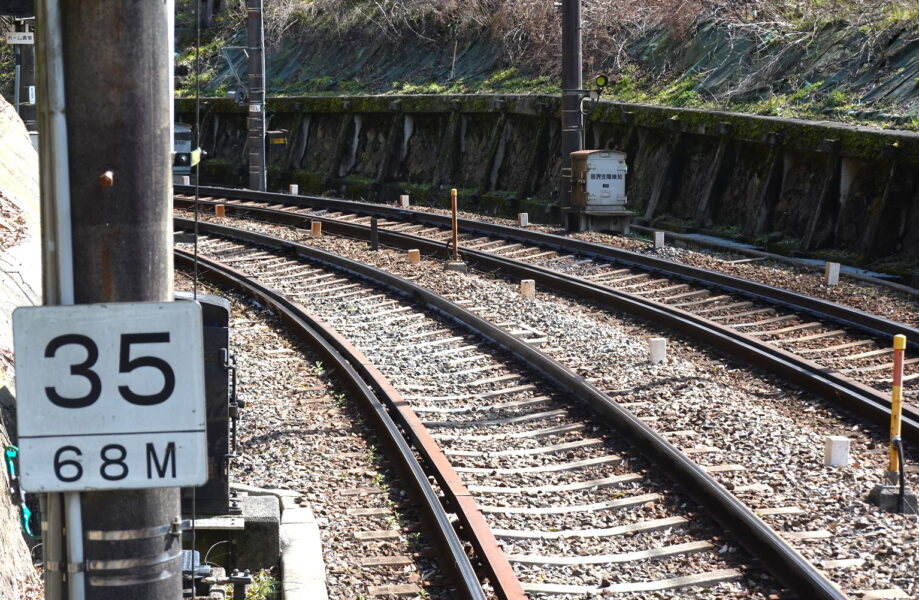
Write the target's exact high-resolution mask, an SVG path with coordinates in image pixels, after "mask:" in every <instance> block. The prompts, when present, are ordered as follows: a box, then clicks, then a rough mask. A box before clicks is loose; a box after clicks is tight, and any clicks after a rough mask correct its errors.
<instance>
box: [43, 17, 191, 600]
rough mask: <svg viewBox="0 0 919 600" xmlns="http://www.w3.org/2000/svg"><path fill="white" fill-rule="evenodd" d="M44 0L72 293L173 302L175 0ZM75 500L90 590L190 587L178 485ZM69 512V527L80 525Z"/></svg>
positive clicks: (78, 297) (94, 593)
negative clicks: (56, 75)
mask: <svg viewBox="0 0 919 600" xmlns="http://www.w3.org/2000/svg"><path fill="white" fill-rule="evenodd" d="M40 1H41V2H42V3H44V4H45V5H47V6H49V7H51V9H50V10H51V11H52V12H55V13H57V14H58V15H59V19H58V21H57V23H58V24H59V25H58V31H49V32H48V35H47V39H48V40H52V41H51V43H53V40H54V39H55V38H56V37H57V39H59V40H60V43H61V51H60V53H59V57H60V59H59V60H62V61H63V79H64V84H63V85H64V99H65V102H66V107H67V110H66V136H65V137H66V140H67V143H66V151H65V152H63V153H58V155H57V156H56V157H55V158H54V160H55V161H57V162H58V164H57V166H55V167H54V168H55V169H56V168H58V167H59V166H60V162H61V161H62V160H66V161H69V195H70V207H71V218H70V229H71V232H72V239H73V244H72V248H73V249H72V266H73V272H74V273H76V276H75V277H74V278H73V285H72V289H73V301H74V302H75V303H77V304H84V303H98V302H106V303H111V302H139V301H169V300H172V298H173V261H172V243H171V241H172V177H171V164H170V152H171V150H172V149H171V148H170V142H169V137H170V133H169V132H170V125H171V123H170V121H169V115H170V106H171V104H172V102H173V99H172V97H171V96H170V89H171V86H170V81H169V77H170V69H169V64H168V62H167V60H168V57H169V56H170V54H171V49H169V48H167V40H168V39H169V36H168V35H167V27H168V13H169V12H170V11H172V10H174V4H173V2H172V1H171V0H167V1H166V2H149V1H146V0H145V1H141V0H134V1H131V2H115V3H113V2H110V1H109V0H82V1H81V2H69V1H66V0H40ZM46 24H47V25H48V27H52V26H53V24H52V23H46V21H44V20H43V21H42V22H41V25H42V28H43V29H44V28H45V26H46ZM41 67H42V68H44V69H47V66H46V65H45V64H44V63H43V64H42V65H41ZM43 78H44V76H43ZM59 83H60V82H58V84H59ZM55 112H59V110H58V111H54V110H52V111H51V115H52V116H53V115H54V114H55ZM42 128H43V130H44V129H46V125H45V123H44V122H43V124H42ZM43 156H45V155H44V154H43ZM46 166H48V165H47V164H46V162H44V161H43V163H42V171H43V173H42V175H43V178H44V176H45V168H46ZM52 170H53V169H52ZM64 227H66V223H65V224H64ZM61 252H64V250H63V248H62V250H61ZM62 259H66V256H63V257H62ZM67 495H68V496H71V495H73V496H76V494H75V493H73V494H67ZM67 506H68V510H70V509H71V508H76V512H77V513H79V512H80V508H82V517H83V522H82V535H81V536H80V537H81V538H82V545H83V548H82V549H83V552H84V557H85V560H84V561H80V559H79V557H75V556H74V555H73V554H74V551H73V550H72V548H73V547H74V545H73V542H74V540H72V539H71V540H68V542H67V547H68V549H69V552H70V555H69V556H68V558H67V561H66V562H67V563H80V564H78V565H73V564H70V568H71V569H72V570H73V569H75V570H77V571H82V576H83V577H84V579H85V586H83V587H85V597H86V598H88V599H90V600H109V599H112V600H114V599H116V598H118V599H123V598H131V599H132V600H167V599H168V600H172V599H176V598H180V597H181V593H182V592H181V590H182V578H181V538H180V536H178V535H174V531H170V528H171V527H172V526H173V523H174V521H175V520H176V519H177V517H178V516H179V514H180V507H179V488H157V489H137V490H117V491H104V492H83V493H80V494H79V500H78V501H77V503H76V505H75V506H73V505H72V504H71V502H70V501H69V500H68V503H67ZM72 518H73V514H72V512H70V513H69V514H68V518H67V523H68V532H67V535H68V536H73V535H75V533H76V532H79V531H80V529H79V528H78V527H77V528H76V529H74V528H73V527H71V519H72ZM76 523H77V524H78V523H79V521H78V520H77V521H76ZM70 579H71V580H72V579H74V577H73V576H71V577H70ZM74 589H75V588H74V587H73V584H72V582H71V596H70V600H77V598H79V597H81V594H80V590H77V591H76V592H75V591H74Z"/></svg>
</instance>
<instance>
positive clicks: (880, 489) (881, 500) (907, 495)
mask: <svg viewBox="0 0 919 600" xmlns="http://www.w3.org/2000/svg"><path fill="white" fill-rule="evenodd" d="M899 495H900V486H899V485H885V484H883V483H879V484H878V485H876V486H874V488H872V489H871V493H870V494H868V498H869V499H870V500H871V502H873V503H874V504H877V505H878V507H880V509H881V510H883V511H886V512H893V513H895V512H898V511H897V498H898V497H899ZM903 514H908V515H915V514H919V502H917V499H916V493H915V492H913V491H912V490H910V489H909V488H906V489H905V490H904V494H903Z"/></svg>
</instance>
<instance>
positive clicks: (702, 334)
mask: <svg viewBox="0 0 919 600" xmlns="http://www.w3.org/2000/svg"><path fill="white" fill-rule="evenodd" d="M177 190H179V191H180V192H189V191H191V188H177ZM203 193H205V194H211V196H209V197H206V198H205V199H204V200H203V202H202V204H203V205H204V206H212V205H214V204H217V203H221V204H224V206H225V207H226V210H227V212H228V214H230V215H234V214H235V215H246V216H248V217H250V218H257V219H260V220H265V221H268V222H273V223H283V224H288V225H297V226H303V225H304V224H306V223H309V222H311V221H319V222H321V223H322V224H323V225H322V226H323V228H324V229H325V230H326V231H328V232H331V233H339V234H342V235H346V236H350V237H356V238H359V239H369V238H370V235H371V232H370V230H371V227H370V220H371V219H372V218H376V219H382V220H380V221H379V222H378V226H379V230H378V237H379V240H380V242H381V243H385V244H388V245H391V246H395V247H402V248H419V249H421V250H422V251H424V252H427V253H431V254H435V255H445V253H446V250H445V248H446V247H445V243H447V241H448V238H449V231H448V230H447V229H446V227H448V225H449V219H448V218H446V217H443V216H441V215H436V214H431V213H426V212H417V211H408V210H405V209H398V208H393V207H386V206H381V205H372V204H365V203H354V202H349V201H342V200H331V199H326V198H313V197H303V196H296V197H292V196H288V195H283V194H268V193H258V192H250V191H246V190H227V189H220V188H216V189H207V188H203ZM190 204H191V200H190V199H189V198H188V197H184V196H181V195H178V196H177V197H176V206H177V207H181V208H188V207H189V206H190ZM460 229H461V231H462V232H463V236H462V237H461V238H460V243H459V245H460V253H461V254H462V255H463V257H464V259H465V260H466V261H468V262H470V263H471V264H472V265H474V266H476V267H477V268H481V269H483V270H486V271H498V272H501V273H502V274H505V275H507V276H509V277H515V278H521V279H523V278H526V279H534V280H535V281H536V283H537V284H538V285H540V286H541V287H546V288H549V289H553V290H557V291H560V292H564V293H569V294H573V295H575V296H577V297H580V298H585V299H588V300H590V301H593V302H595V303H597V304H599V305H600V306H602V307H604V308H608V309H611V310H615V311H625V312H627V313H629V314H633V315H635V316H637V317H639V318H642V319H645V320H648V321H650V322H653V323H655V324H657V325H662V326H666V327H669V328H672V329H674V330H676V331H678V332H681V333H684V334H686V335H688V336H690V337H693V338H695V339H698V340H700V341H702V342H705V343H707V344H710V345H712V346H714V347H716V348H719V349H720V350H722V351H725V352H727V353H728V354H730V355H733V356H736V357H738V358H741V359H744V360H747V361H748V362H750V363H752V364H754V365H756V366H758V367H761V368H763V369H765V370H767V371H771V372H773V373H775V374H777V375H779V376H780V377H782V378H784V379H786V380H788V381H791V382H794V383H797V384H799V385H801V386H803V387H805V388H807V389H810V390H811V391H814V392H815V393H818V394H819V395H821V396H823V397H824V398H826V399H828V400H829V401H832V402H836V403H838V404H840V405H842V406H844V407H846V408H847V409H849V410H852V411H854V412H855V413H857V414H859V415H861V416H862V417H863V418H865V419H867V420H869V421H871V422H872V423H874V424H876V425H878V426H880V427H886V426H887V424H888V422H889V412H890V408H889V407H890V402H889V391H888V390H889V387H890V381H889V380H888V379H886V375H885V374H886V373H888V372H889V365H888V362H887V361H888V359H889V356H890V353H891V351H890V350H889V348H888V346H889V337H890V336H892V335H895V334H897V333H905V334H906V335H907V337H908V339H909V340H910V341H909V346H908V352H909V355H908V356H907V359H906V361H905V364H906V368H907V373H906V377H905V378H904V385H905V386H906V390H907V391H909V390H910V389H913V388H915V387H916V384H917V382H919V366H917V363H919V358H917V357H916V356H915V355H913V353H914V352H916V350H917V348H919V329H916V328H915V327H912V326H909V325H906V324H902V323H897V322H893V321H890V320H888V319H885V318H882V317H877V316H874V315H870V314H867V313H864V312H863V311H859V310H856V309H852V308H849V307H845V306H841V305H838V304H834V303H831V302H827V301H823V300H820V299H816V298H811V297H808V296H803V295H801V294H797V293H794V292H789V291H787V290H782V289H777V288H773V287H770V286H767V285H763V284H759V283H756V282H751V281H748V280H743V279H738V278H735V277H731V276H727V275H723V274H719V273H714V272H711V271H704V270H701V269H697V268H694V267H689V266H686V265H681V264H678V263H673V262H671V261H666V260H662V259H658V258H654V257H650V256H646V255H641V254H637V253H633V252H628V251H624V250H618V249H615V248H610V247H607V246H601V245H597V244H591V243H587V242H582V241H579V240H573V239H570V238H566V237H562V236H556V235H551V234H544V233H539V232H534V231H528V230H525V229H519V228H511V227H506V226H500V225H494V224H491V223H481V222H475V221H468V220H461V221H460ZM903 435H904V439H907V440H911V441H916V440H919V409H917V407H916V406H915V405H914V404H910V403H907V404H906V405H905V407H904V418H903Z"/></svg>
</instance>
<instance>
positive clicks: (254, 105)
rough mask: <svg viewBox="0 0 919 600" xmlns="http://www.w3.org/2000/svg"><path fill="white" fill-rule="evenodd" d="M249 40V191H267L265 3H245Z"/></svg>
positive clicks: (256, 1)
mask: <svg viewBox="0 0 919 600" xmlns="http://www.w3.org/2000/svg"><path fill="white" fill-rule="evenodd" d="M246 11H247V12H248V15H249V17H248V21H247V23H248V29H247V33H248V38H249V188H250V189H253V190H258V191H260V192H264V191H265V189H266V188H267V177H266V172H265V171H266V168H265V27H264V23H263V21H262V0H246Z"/></svg>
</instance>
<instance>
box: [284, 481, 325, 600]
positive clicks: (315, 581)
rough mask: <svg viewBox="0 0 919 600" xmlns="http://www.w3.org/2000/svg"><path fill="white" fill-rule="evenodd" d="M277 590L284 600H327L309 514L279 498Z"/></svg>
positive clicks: (319, 543)
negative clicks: (279, 559) (279, 553)
mask: <svg viewBox="0 0 919 600" xmlns="http://www.w3.org/2000/svg"><path fill="white" fill-rule="evenodd" d="M281 506H282V513H281V577H282V582H281V590H282V594H283V597H284V600H327V598H328V597H329V596H328V592H327V590H326V587H325V563H324V562H323V559H322V539H321V538H320V536H319V524H318V523H317V522H316V518H315V517H314V516H313V511H312V510H310V509H309V507H306V506H300V504H299V503H298V502H297V499H296V498H292V497H288V496H285V497H282V498H281Z"/></svg>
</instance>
